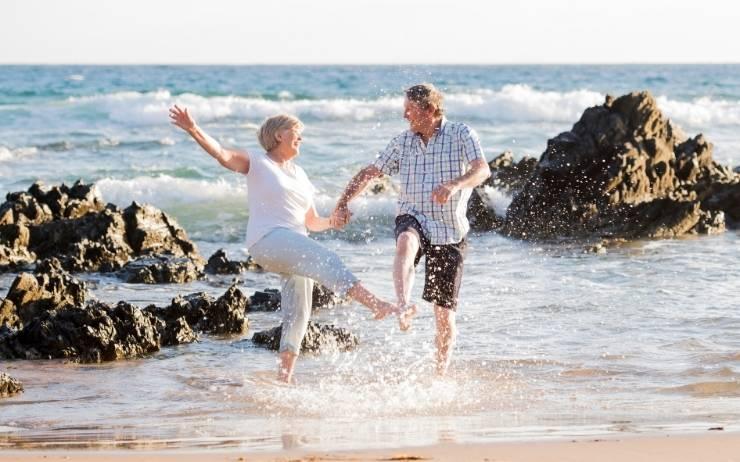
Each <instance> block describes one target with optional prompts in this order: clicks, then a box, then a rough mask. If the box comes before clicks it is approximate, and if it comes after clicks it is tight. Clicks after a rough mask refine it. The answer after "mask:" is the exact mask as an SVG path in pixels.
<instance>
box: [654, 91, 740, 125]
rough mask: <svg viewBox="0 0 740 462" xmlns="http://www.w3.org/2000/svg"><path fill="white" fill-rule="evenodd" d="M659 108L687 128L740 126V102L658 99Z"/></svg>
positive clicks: (703, 99)
mask: <svg viewBox="0 0 740 462" xmlns="http://www.w3.org/2000/svg"><path fill="white" fill-rule="evenodd" d="M657 102H658V107H659V108H660V109H661V110H662V111H663V112H664V113H665V114H666V115H667V116H668V117H669V118H671V119H674V120H676V121H677V122H678V123H679V124H680V125H683V126H684V127H685V128H697V129H707V128H709V127H716V126H720V127H728V126H737V125H740V102H738V101H727V100H714V99H711V98H708V97H701V98H697V99H695V100H693V101H676V100H671V99H668V98H667V97H665V96H660V97H658V98H657Z"/></svg>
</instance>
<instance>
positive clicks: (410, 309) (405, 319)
mask: <svg viewBox="0 0 740 462" xmlns="http://www.w3.org/2000/svg"><path fill="white" fill-rule="evenodd" d="M416 312H417V307H416V304H415V303H410V304H406V305H398V310H397V311H396V314H398V327H399V328H400V329H401V330H402V331H407V330H409V329H410V328H411V319H412V318H413V317H414V316H416Z"/></svg>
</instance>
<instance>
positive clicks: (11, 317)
mask: <svg viewBox="0 0 740 462" xmlns="http://www.w3.org/2000/svg"><path fill="white" fill-rule="evenodd" d="M86 298H87V288H86V286H85V283H84V282H82V281H79V280H77V279H75V278H73V277H72V276H71V275H70V274H69V273H67V272H66V271H64V270H63V269H62V267H61V264H60V263H59V261H58V260H56V259H51V260H44V261H43V262H41V263H40V264H39V265H38V267H37V268H36V272H35V273H34V274H30V273H21V274H19V275H18V276H17V277H16V278H15V280H14V281H13V283H12V284H11V286H10V290H8V294H7V296H6V298H5V300H4V301H3V304H2V309H0V325H2V324H5V325H7V326H9V327H15V328H21V327H23V325H24V324H26V323H28V322H30V321H31V320H32V319H34V318H35V317H37V316H39V315H40V313H42V312H44V311H48V310H62V309H65V308H67V307H81V306H83V305H84V304H85V300H86Z"/></svg>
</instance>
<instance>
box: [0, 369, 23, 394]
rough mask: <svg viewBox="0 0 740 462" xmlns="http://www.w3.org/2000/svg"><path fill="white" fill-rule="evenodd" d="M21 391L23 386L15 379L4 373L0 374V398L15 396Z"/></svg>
mask: <svg viewBox="0 0 740 462" xmlns="http://www.w3.org/2000/svg"><path fill="white" fill-rule="evenodd" d="M22 391H23V384H21V383H20V382H19V381H18V380H17V379H14V378H13V377H11V376H9V375H8V374H6V373H4V372H0V398H5V397H7V396H11V395H15V394H16V393H21V392H22Z"/></svg>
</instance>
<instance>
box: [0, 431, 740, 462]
mask: <svg viewBox="0 0 740 462" xmlns="http://www.w3.org/2000/svg"><path fill="white" fill-rule="evenodd" d="M206 460H207V461H253V462H268V461H269V462H278V461H281V462H287V461H295V462H298V461H314V462H319V461H353V462H355V461H411V460H430V461H441V462H446V461H449V462H453V461H461V460H464V461H481V462H482V461H494V460H496V461H507V462H535V461H536V462H550V461H551V462H562V461H570V462H574V461H584V462H585V461H594V460H598V461H600V462H622V461H625V462H627V461H629V462H640V461H650V462H658V461H666V462H668V461H671V462H691V461H699V460H701V461H702V462H714V461H716V462H740V432H738V431H731V432H727V433H717V432H713V433H712V434H671V433H665V434H660V435H649V436H647V435H635V434H632V435H622V436H618V437H617V436H606V437H588V438H572V439H563V440H546V441H543V440H532V441H516V442H494V443H467V444H465V443H440V444H435V445H430V446H418V447H401V448H395V449H367V450H342V451H318V450H301V449H291V450H283V451H276V452H249V451H246V450H238V449H229V450H223V449H212V450H208V449H200V450H178V449H171V450H166V449H163V450H155V451H150V450H125V449H121V450H102V451H96V450H92V449H91V450H71V451H64V450H58V449H54V450H38V449H34V450H28V451H24V450H15V449H13V450H2V451H0V462H10V461H14V462H41V461H45V462H49V461H81V462H88V461H125V462H140V461H141V462H143V461H154V462H170V461H172V462H174V461H178V462H190V461H193V462H195V461H206Z"/></svg>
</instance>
